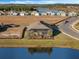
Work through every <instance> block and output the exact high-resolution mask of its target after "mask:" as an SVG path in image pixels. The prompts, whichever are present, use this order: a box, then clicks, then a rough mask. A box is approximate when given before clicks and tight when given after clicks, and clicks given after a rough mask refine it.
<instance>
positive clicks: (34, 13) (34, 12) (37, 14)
mask: <svg viewBox="0 0 79 59" xmlns="http://www.w3.org/2000/svg"><path fill="white" fill-rule="evenodd" d="M31 15H33V16H39V15H40V14H39V13H38V12H37V11H32V12H31Z"/></svg>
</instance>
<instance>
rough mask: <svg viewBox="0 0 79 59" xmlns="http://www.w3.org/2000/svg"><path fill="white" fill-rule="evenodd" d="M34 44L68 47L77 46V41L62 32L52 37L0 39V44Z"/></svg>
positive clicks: (78, 42) (78, 45) (78, 44)
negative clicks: (46, 38) (45, 38)
mask: <svg viewBox="0 0 79 59" xmlns="http://www.w3.org/2000/svg"><path fill="white" fill-rule="evenodd" d="M9 45H10V46H14V47H15V46H16V45H17V46H20V45H21V46H22V45H24V46H26V47H27V46H36V47H44V46H46V47H68V48H76V49H78V48H79V41H78V40H75V39H72V38H70V37H68V36H66V35H64V34H59V35H58V36H56V37H54V39H51V40H50V39H48V40H44V39H41V40H39V39H37V40H36V39H33V40H30V39H29V40H28V39H15V40H11V39H1V40H0V46H6V47H7V46H9Z"/></svg>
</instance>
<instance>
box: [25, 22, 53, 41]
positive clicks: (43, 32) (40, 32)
mask: <svg viewBox="0 0 79 59" xmlns="http://www.w3.org/2000/svg"><path fill="white" fill-rule="evenodd" d="M26 33H27V34H26V35H25V37H26V38H30V39H50V38H52V37H53V31H52V27H50V26H49V24H48V23H46V22H44V21H38V22H35V23H32V24H30V25H29V26H27V29H26Z"/></svg>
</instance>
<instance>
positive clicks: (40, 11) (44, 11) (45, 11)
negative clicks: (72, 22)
mask: <svg viewBox="0 0 79 59" xmlns="http://www.w3.org/2000/svg"><path fill="white" fill-rule="evenodd" d="M36 10H37V11H38V12H39V14H40V15H41V16H45V15H48V13H47V12H50V10H49V9H48V8H36Z"/></svg>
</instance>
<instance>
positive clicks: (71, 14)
mask: <svg viewBox="0 0 79 59" xmlns="http://www.w3.org/2000/svg"><path fill="white" fill-rule="evenodd" d="M68 16H77V13H76V12H74V11H72V12H69V13H68Z"/></svg>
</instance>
